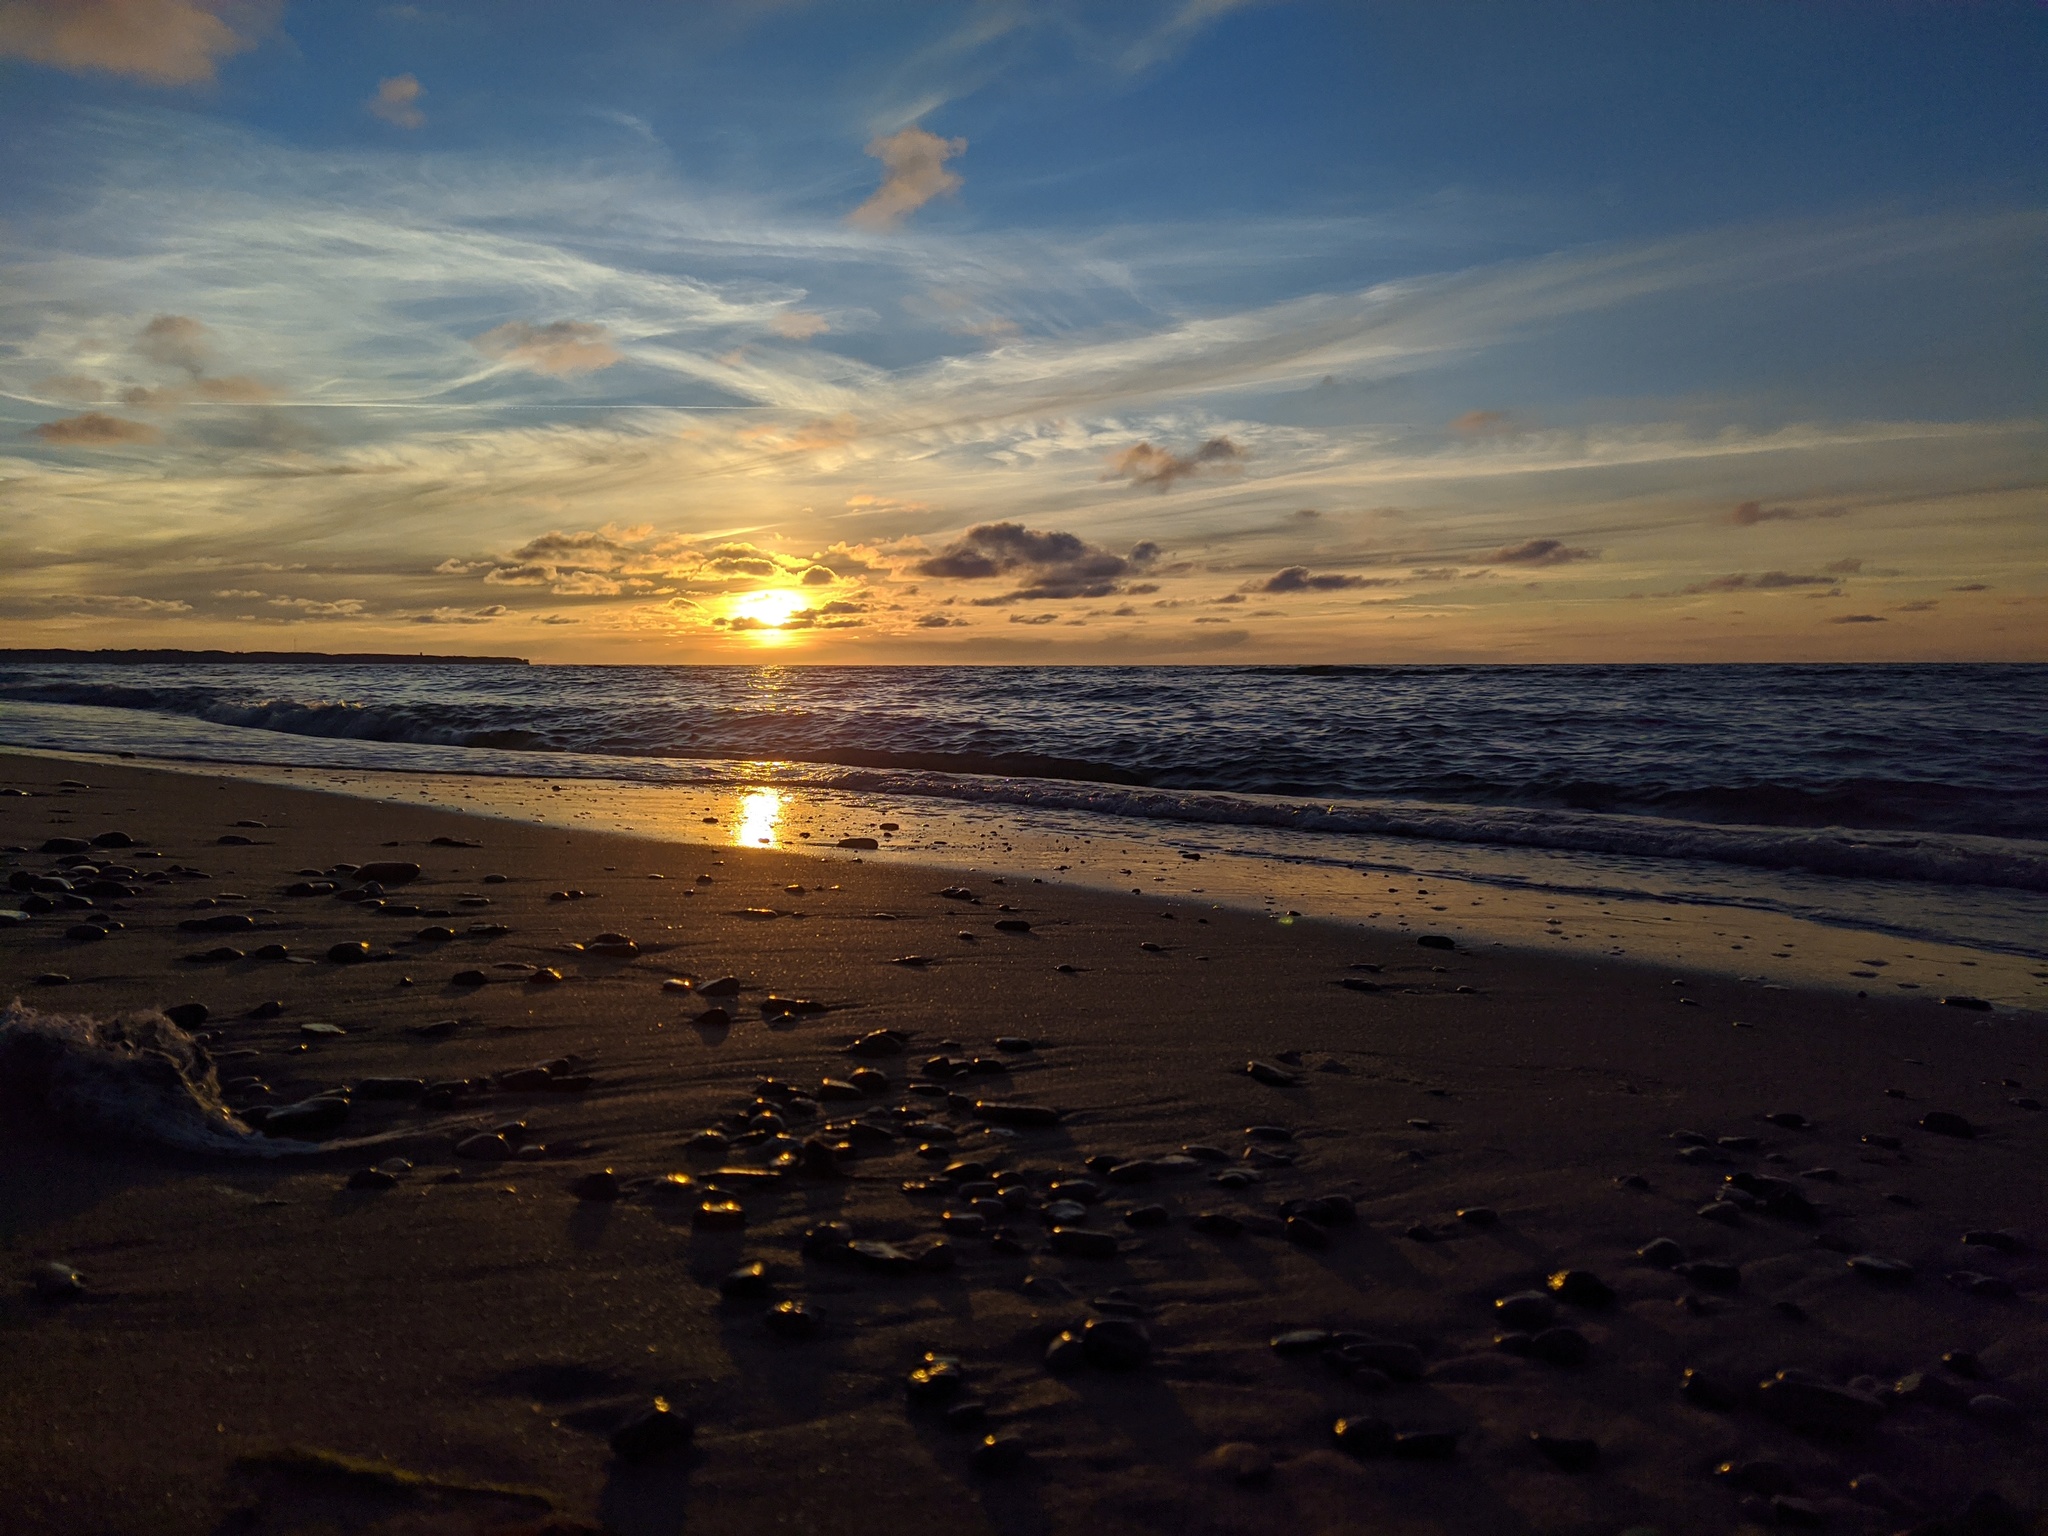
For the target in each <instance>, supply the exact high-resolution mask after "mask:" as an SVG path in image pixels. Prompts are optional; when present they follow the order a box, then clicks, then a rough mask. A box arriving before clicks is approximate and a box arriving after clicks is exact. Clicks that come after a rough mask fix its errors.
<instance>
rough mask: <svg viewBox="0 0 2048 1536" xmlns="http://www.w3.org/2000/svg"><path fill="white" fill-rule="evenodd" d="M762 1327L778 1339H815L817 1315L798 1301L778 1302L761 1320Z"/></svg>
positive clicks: (817, 1323) (817, 1326)
mask: <svg viewBox="0 0 2048 1536" xmlns="http://www.w3.org/2000/svg"><path fill="white" fill-rule="evenodd" d="M761 1322H762V1325H763V1326H764V1327H765V1328H767V1330H768V1331H769V1332H770V1333H772V1334H774V1335H775V1337H777V1338H778V1339H815V1338H816V1337H817V1336H818V1328H819V1322H818V1314H817V1313H815V1312H813V1311H812V1310H811V1309H810V1308H809V1307H807V1306H805V1305H804V1304H803V1303H802V1302H800V1301H778V1302H777V1303H775V1305H774V1306H772V1307H770V1308H769V1309H768V1311H767V1312H766V1314H764V1315H763V1317H762V1319H761Z"/></svg>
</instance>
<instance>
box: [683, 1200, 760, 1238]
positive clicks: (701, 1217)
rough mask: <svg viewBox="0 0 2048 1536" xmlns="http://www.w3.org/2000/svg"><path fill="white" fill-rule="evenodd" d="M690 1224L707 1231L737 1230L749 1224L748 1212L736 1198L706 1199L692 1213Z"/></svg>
mask: <svg viewBox="0 0 2048 1536" xmlns="http://www.w3.org/2000/svg"><path fill="white" fill-rule="evenodd" d="M690 1224H691V1225H692V1226H694V1227H697V1228H700V1229H701V1230H703V1231H706V1232H737V1231H738V1230H740V1228H742V1227H744V1226H745V1225H746V1224H747V1213H746V1212H745V1211H744V1210H742V1209H741V1208H740V1204H739V1202H738V1201H736V1200H706V1201H705V1202H704V1203H703V1204H701V1205H699V1206H698V1207H697V1209H696V1210H695V1211H694V1212H693V1213H692V1214H691V1217H690Z"/></svg>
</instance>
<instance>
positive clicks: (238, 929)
mask: <svg viewBox="0 0 2048 1536" xmlns="http://www.w3.org/2000/svg"><path fill="white" fill-rule="evenodd" d="M178 926H179V927H180V928H182V929H184V930H185V931H186V932H187V933H243V932H246V931H247V930H249V929H251V928H254V927H255V926H256V919H255V918H253V917H251V916H249V914H248V913H246V912H216V913H214V914H213V916H211V917H188V918H186V919H185V920H184V921H183V922H181V923H179V924H178ZM238 958H239V957H238Z"/></svg>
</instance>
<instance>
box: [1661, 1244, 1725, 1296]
mask: <svg viewBox="0 0 2048 1536" xmlns="http://www.w3.org/2000/svg"><path fill="white" fill-rule="evenodd" d="M1674 1246H1675V1245H1674ZM1674 1269H1675V1270H1676V1272H1677V1273H1678V1274H1679V1275H1681V1276H1683V1277H1684V1278H1685V1279H1687V1280H1689V1281H1691V1282H1692V1283H1693V1284H1694V1285H1696V1286H1698V1287H1699V1288H1700V1289H1701V1290H1703V1291H1732V1290H1735V1289H1736V1288H1737V1287H1738V1286H1740V1285H1741V1284H1742V1271H1741V1270H1740V1269H1738V1268H1737V1267H1736V1266H1735V1265H1733V1264H1722V1263H1718V1262H1716V1261H1714V1260H1711V1259H1697V1260H1695V1261H1694V1262H1692V1263H1690V1264H1679V1265H1675V1266H1674Z"/></svg>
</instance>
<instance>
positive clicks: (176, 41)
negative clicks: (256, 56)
mask: <svg viewBox="0 0 2048 1536" xmlns="http://www.w3.org/2000/svg"><path fill="white" fill-rule="evenodd" d="M277 9H278V7H277V5H276V3H275V0H0V58H15V59H26V60H28V61H29V62H30V63H32V64H47V65H49V66H50V67H52V68H54V69H62V70H69V71H70V72H72V73H74V74H79V73H83V72H86V71H89V70H91V71H99V72H101V73H104V74H110V75H126V76H128V77H129V78H130V79H135V80H145V81H148V82H149V83H150V84H152V85H204V84H206V83H208V82H209V81H211V80H212V79H213V78H214V69H215V66H216V65H218V64H219V63H220V61H221V60H222V59H225V58H228V57H230V56H231V55H233V54H237V53H242V52H245V51H247V50H248V49H250V48H253V47H255V46H256V43H257V41H258V40H259V39H260V38H261V37H262V36H263V34H264V33H265V32H267V31H268V30H269V29H270V26H271V24H272V22H273V21H274V20H275V19H276V16H277Z"/></svg>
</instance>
